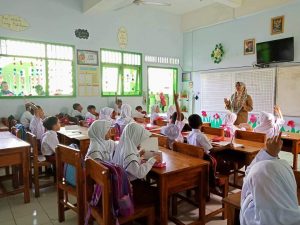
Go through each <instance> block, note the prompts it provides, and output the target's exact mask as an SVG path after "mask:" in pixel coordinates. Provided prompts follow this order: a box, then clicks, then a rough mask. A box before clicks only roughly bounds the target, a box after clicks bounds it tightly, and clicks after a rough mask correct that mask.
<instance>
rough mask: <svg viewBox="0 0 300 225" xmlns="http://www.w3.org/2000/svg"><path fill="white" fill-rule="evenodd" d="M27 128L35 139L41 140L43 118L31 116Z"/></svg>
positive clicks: (43, 130)
mask: <svg viewBox="0 0 300 225" xmlns="http://www.w3.org/2000/svg"><path fill="white" fill-rule="evenodd" d="M29 129H30V131H31V133H33V134H34V135H35V136H36V139H38V140H41V139H42V135H43V134H44V133H45V128H44V126H43V120H42V119H41V118H39V117H36V116H33V118H32V120H31V121H30V125H29Z"/></svg>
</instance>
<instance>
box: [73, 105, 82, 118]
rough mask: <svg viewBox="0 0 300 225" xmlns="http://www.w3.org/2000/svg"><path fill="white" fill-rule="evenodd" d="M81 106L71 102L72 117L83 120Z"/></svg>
mask: <svg viewBox="0 0 300 225" xmlns="http://www.w3.org/2000/svg"><path fill="white" fill-rule="evenodd" d="M82 110H83V108H82V106H81V105H80V104H79V103H75V104H73V111H72V113H71V116H72V117H77V118H78V119H79V120H84V114H83V112H82Z"/></svg>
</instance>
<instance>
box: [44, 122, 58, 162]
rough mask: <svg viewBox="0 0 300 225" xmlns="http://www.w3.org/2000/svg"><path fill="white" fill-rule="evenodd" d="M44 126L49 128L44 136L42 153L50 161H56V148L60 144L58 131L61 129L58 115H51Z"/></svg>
mask: <svg viewBox="0 0 300 225" xmlns="http://www.w3.org/2000/svg"><path fill="white" fill-rule="evenodd" d="M43 126H44V127H45V129H46V130H47V131H46V132H45V133H44V134H43V136H42V144H41V146H42V148H41V150H42V154H43V155H44V156H45V157H46V159H47V160H48V161H50V162H55V148H56V147H57V145H58V144H59V141H58V138H57V131H59V130H60V123H59V120H58V118H57V117H55V116H49V117H47V118H46V119H45V120H44V122H43Z"/></svg>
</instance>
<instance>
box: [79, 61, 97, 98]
mask: <svg viewBox="0 0 300 225" xmlns="http://www.w3.org/2000/svg"><path fill="white" fill-rule="evenodd" d="M77 71H78V96H81V97H89V96H99V95H100V82H99V80H100V75H99V67H98V66H78V68H77Z"/></svg>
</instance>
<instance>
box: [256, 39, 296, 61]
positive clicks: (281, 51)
mask: <svg viewBox="0 0 300 225" xmlns="http://www.w3.org/2000/svg"><path fill="white" fill-rule="evenodd" d="M256 59H257V64H269V63H278V62H290V61H294V38H293V37H290V38H284V39H279V40H274V41H267V42H261V43H257V44H256Z"/></svg>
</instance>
